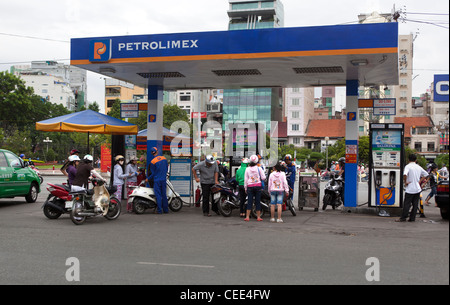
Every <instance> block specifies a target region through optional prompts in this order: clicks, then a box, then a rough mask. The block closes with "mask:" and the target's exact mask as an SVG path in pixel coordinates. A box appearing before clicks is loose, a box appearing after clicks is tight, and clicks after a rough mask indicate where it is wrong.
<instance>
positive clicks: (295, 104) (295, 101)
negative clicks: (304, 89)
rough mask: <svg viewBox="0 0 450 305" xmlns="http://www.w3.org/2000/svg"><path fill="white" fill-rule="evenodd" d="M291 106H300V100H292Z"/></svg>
mask: <svg viewBox="0 0 450 305" xmlns="http://www.w3.org/2000/svg"><path fill="white" fill-rule="evenodd" d="M292 106H300V99H298V98H293V99H292Z"/></svg>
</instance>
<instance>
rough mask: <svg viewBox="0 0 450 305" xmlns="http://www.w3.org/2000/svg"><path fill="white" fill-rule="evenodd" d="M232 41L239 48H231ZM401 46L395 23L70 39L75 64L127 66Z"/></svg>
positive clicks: (338, 52) (391, 50)
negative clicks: (169, 59) (180, 60)
mask: <svg viewBox="0 0 450 305" xmlns="http://www.w3.org/2000/svg"><path fill="white" fill-rule="evenodd" d="M350 33H351V34H350ZM230 41H231V42H232V41H239V42H240V43H230ZM286 42H289V43H286ZM397 47H398V25H397V23H385V24H363V25H361V24H358V25H339V26H322V27H304V28H281V29H260V30H252V31H221V32H199V33H178V34H158V35H136V36H116V37H107V38H76V39H72V43H71V61H72V64H89V63H97V62H108V61H109V62H121V63H125V62H127V61H130V60H131V59H133V62H135V61H136V59H138V60H142V61H143V62H149V61H157V60H158V58H159V57H161V58H160V61H163V60H167V58H165V57H168V56H169V57H172V58H173V57H182V58H181V59H183V60H199V59H217V58H222V57H224V58H228V57H229V56H230V54H234V55H236V56H237V55H239V54H256V55H257V54H261V53H262V54H265V53H266V52H270V53H273V52H282V53H283V54H282V56H284V57H285V56H295V54H290V53H289V52H299V51H304V52H305V51H306V52H316V53H317V52H318V53H317V54H318V55H330V54H333V55H340V54H341V53H342V51H336V50H350V52H358V50H361V49H364V50H368V51H371V50H372V51H373V50H374V49H379V48H386V50H387V51H389V52H394V51H395V49H396V48H397ZM391 48H394V49H391ZM355 50H356V51H355ZM286 52H288V53H286ZM336 52H337V53H336ZM88 53H89V54H88ZM221 55H222V56H221ZM256 55H255V56H256ZM198 56H201V58H199V57H198ZM280 56H281V55H280ZM256 57H257V56H256ZM179 59H180V58H179Z"/></svg>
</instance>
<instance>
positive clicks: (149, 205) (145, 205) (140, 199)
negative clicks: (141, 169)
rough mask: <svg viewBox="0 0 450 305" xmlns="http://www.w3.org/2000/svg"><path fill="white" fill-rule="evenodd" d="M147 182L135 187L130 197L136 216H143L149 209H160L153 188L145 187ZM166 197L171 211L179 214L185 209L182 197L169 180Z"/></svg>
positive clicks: (130, 203)
mask: <svg viewBox="0 0 450 305" xmlns="http://www.w3.org/2000/svg"><path fill="white" fill-rule="evenodd" d="M143 185H145V181H143V182H141V184H140V185H139V186H134V187H132V188H134V190H133V192H132V193H131V194H130V195H129V196H128V204H129V205H131V206H132V207H133V211H134V212H135V213H136V214H143V213H144V212H145V210H147V209H155V210H156V208H157V207H158V205H157V203H156V196H155V192H154V190H153V188H149V187H145V186H143ZM166 185H167V187H166V195H167V201H168V203H169V209H170V210H171V211H172V212H179V211H180V210H181V208H182V207H183V201H182V200H181V197H180V195H179V194H178V193H177V192H175V189H174V188H173V185H172V183H171V182H170V180H169V179H167V182H166Z"/></svg>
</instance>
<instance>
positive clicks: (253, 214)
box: [250, 205, 266, 219]
mask: <svg viewBox="0 0 450 305" xmlns="http://www.w3.org/2000/svg"><path fill="white" fill-rule="evenodd" d="M265 213H266V210H265V209H264V207H262V206H261V218H263V216H264V214H265ZM250 215H252V217H253V218H255V219H257V218H258V215H257V214H256V205H253V207H252V209H251V211H250Z"/></svg>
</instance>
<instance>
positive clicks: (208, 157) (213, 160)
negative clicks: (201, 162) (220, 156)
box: [205, 155, 216, 164]
mask: <svg viewBox="0 0 450 305" xmlns="http://www.w3.org/2000/svg"><path fill="white" fill-rule="evenodd" d="M205 161H206V162H208V163H209V164H214V162H216V159H215V158H214V156H212V155H207V156H206V159H205Z"/></svg>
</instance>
